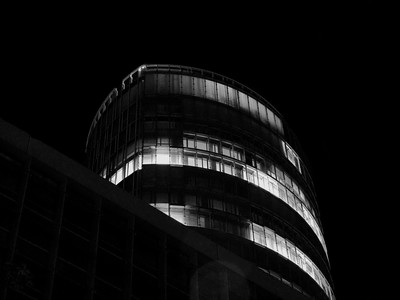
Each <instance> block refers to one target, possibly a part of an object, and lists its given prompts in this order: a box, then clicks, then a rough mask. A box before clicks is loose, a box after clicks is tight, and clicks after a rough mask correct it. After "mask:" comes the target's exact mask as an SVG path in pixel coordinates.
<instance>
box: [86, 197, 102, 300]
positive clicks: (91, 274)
mask: <svg viewBox="0 0 400 300" xmlns="http://www.w3.org/2000/svg"><path fill="white" fill-rule="evenodd" d="M101 206H102V200H101V199H97V200H96V206H95V208H94V214H95V217H94V218H93V222H92V237H91V239H90V245H89V249H90V250H89V251H90V254H91V255H90V261H89V268H88V282H87V287H88V293H87V297H86V299H88V300H91V299H93V295H94V291H95V277H96V261H97V250H98V242H99V230H100V218H101Z"/></svg>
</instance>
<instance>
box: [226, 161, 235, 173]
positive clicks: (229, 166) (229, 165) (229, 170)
mask: <svg viewBox="0 0 400 300" xmlns="http://www.w3.org/2000/svg"><path fill="white" fill-rule="evenodd" d="M224 172H225V173H226V174H229V175H233V174H232V172H233V164H232V163H231V162H229V161H225V160H224Z"/></svg>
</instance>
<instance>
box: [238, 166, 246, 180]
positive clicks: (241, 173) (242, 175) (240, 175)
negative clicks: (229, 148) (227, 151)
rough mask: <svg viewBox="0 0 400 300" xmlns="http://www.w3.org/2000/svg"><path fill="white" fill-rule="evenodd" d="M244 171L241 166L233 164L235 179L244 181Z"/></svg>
mask: <svg viewBox="0 0 400 300" xmlns="http://www.w3.org/2000/svg"><path fill="white" fill-rule="evenodd" d="M244 170H245V168H244V166H243V165H240V164H237V163H236V164H235V176H236V177H240V178H243V179H246V176H245V172H244Z"/></svg>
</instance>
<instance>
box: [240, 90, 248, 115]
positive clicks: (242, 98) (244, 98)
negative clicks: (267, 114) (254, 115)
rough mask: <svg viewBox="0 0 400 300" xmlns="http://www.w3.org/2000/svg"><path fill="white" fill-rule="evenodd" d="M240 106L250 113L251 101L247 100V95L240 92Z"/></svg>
mask: <svg viewBox="0 0 400 300" xmlns="http://www.w3.org/2000/svg"><path fill="white" fill-rule="evenodd" d="M239 106H240V109H241V110H243V111H245V112H248V111H249V101H248V100H247V95H246V94H243V93H242V92H239Z"/></svg>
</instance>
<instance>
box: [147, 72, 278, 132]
mask: <svg viewBox="0 0 400 300" xmlns="http://www.w3.org/2000/svg"><path fill="white" fill-rule="evenodd" d="M145 93H146V95H149V96H152V95H156V94H159V95H169V94H183V95H189V96H195V97H200V98H203V99H204V98H205V99H209V100H212V101H218V102H220V103H223V104H226V105H229V106H231V107H235V108H239V109H240V110H242V111H244V112H246V113H249V114H250V115H251V116H252V117H253V118H256V119H257V120H260V121H261V122H262V123H264V124H266V125H268V126H270V127H271V128H273V129H275V130H277V131H278V132H280V133H282V134H283V133H284V131H283V125H282V121H281V119H280V118H279V117H278V116H276V115H275V114H274V113H273V112H272V111H271V110H270V109H267V108H266V107H265V105H264V104H262V103H260V102H259V101H257V100H256V99H254V98H252V97H250V96H248V95H247V94H245V93H243V92H242V91H239V90H237V89H235V88H232V87H229V86H227V85H225V84H222V83H216V82H214V81H212V80H209V79H204V78H200V77H193V76H188V75H178V74H146V77H145Z"/></svg>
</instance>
